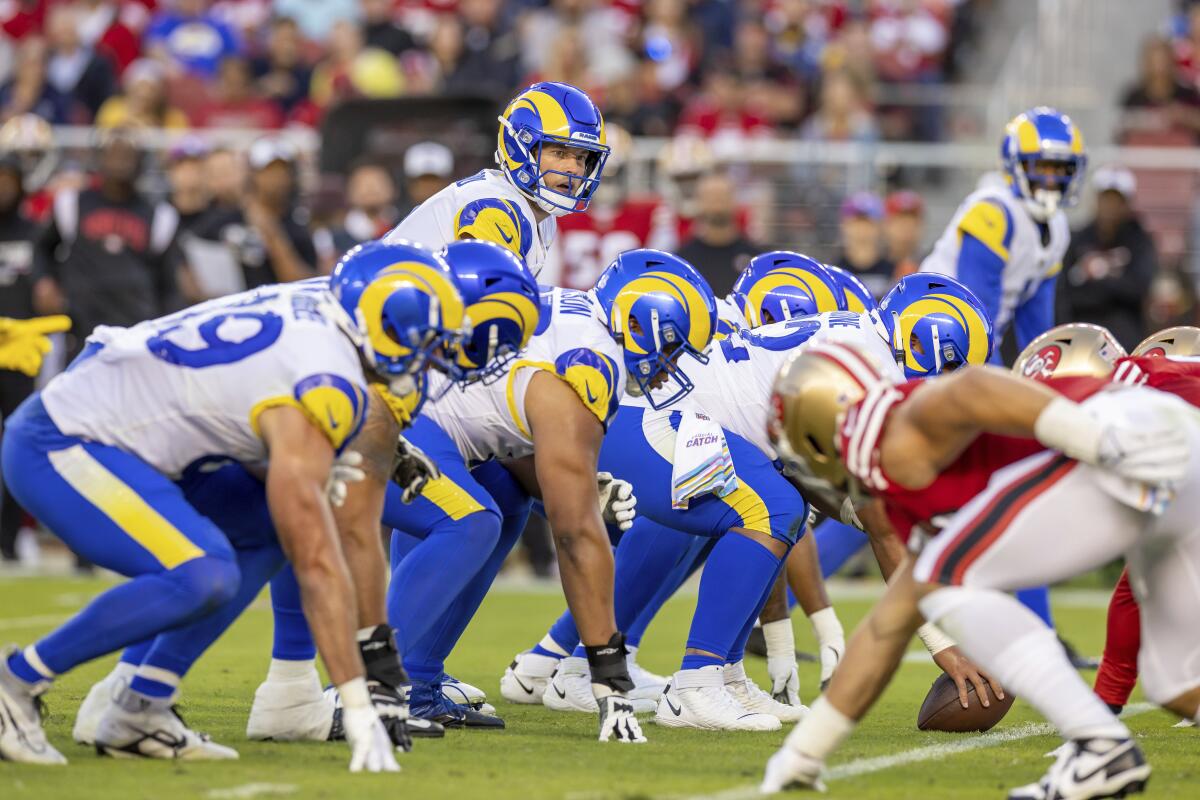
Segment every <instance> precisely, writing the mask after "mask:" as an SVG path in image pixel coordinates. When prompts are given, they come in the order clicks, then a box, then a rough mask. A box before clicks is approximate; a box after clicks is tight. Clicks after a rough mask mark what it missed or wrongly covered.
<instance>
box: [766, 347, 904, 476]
mask: <svg viewBox="0 0 1200 800" xmlns="http://www.w3.org/2000/svg"><path fill="white" fill-rule="evenodd" d="M883 382H885V378H884V377H883V371H882V369H881V368H880V366H879V365H878V364H877V363H876V362H875V360H874V359H873V358H872V357H871V356H870V354H868V353H867V352H866V351H864V350H862V349H860V348H858V347H855V346H853V345H849V344H834V343H828V344H813V345H809V346H807V347H803V348H801V349H799V350H797V351H796V353H794V354H793V355H792V356H791V357H790V358H788V360H787V361H785V362H784V364H783V366H782V367H780V369H779V374H778V375H777V376H776V378H775V386H774V389H773V391H772V395H771V409H772V411H771V416H770V418H769V420H768V422H767V435H768V436H769V437H770V439H771V443H772V444H773V445H774V446H775V449H776V451H777V452H778V453H779V456H780V458H782V459H783V460H784V462H785V463H786V464H787V466H788V467H790V468H792V469H794V470H796V471H798V472H800V473H801V474H805V475H809V476H811V477H815V478H817V479H819V480H821V481H824V482H825V483H827V484H828V485H829V487H830V488H832V489H835V490H837V491H840V492H845V491H846V490H847V475H846V468H845V466H844V465H843V463H842V460H841V456H840V455H839V453H838V450H837V435H838V428H839V426H840V424H841V420H842V417H843V415H844V414H845V412H846V409H848V408H849V407H850V406H851V405H853V404H854V403H856V402H858V401H859V400H861V399H862V398H863V397H864V396H865V395H866V393H867V391H868V390H869V389H871V388H872V387H873V386H876V385H878V384H880V383H883Z"/></svg>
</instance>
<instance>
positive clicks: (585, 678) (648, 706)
mask: <svg viewBox="0 0 1200 800" xmlns="http://www.w3.org/2000/svg"><path fill="white" fill-rule="evenodd" d="M627 699H628V700H629V702H630V703H632V704H633V713H635V714H648V713H650V712H651V711H653V710H654V708H655V701H653V700H647V699H644V698H639V699H634V698H632V697H630V698H627ZM542 704H543V705H544V706H546V708H549V709H553V710H554V711H582V712H584V713H587V714H599V713H600V706H599V705H598V704H597V703H596V696H595V695H593V694H592V671H591V669H590V668H589V667H588V662H587V659H586V658H579V657H576V656H570V657H568V658H564V659H563V660H562V661H559V662H558V669H557V670H556V671H555V673H554V677H553V678H551V679H550V681H549V682H548V683H547V684H546V691H545V693H543V694H542Z"/></svg>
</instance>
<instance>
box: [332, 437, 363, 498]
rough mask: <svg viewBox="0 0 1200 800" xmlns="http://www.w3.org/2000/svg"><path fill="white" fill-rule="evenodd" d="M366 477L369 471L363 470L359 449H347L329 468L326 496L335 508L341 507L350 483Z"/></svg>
mask: <svg viewBox="0 0 1200 800" xmlns="http://www.w3.org/2000/svg"><path fill="white" fill-rule="evenodd" d="M366 477H367V473H365V472H363V470H362V454H361V453H359V452H358V451H357V450H347V451H346V452H344V453H342V454H341V455H340V456H338V457H337V458H336V459H335V460H334V462H333V466H332V467H330V468H329V479H328V480H327V481H325V496H326V497H328V498H329V502H330V504H332V505H333V506H334V507H335V508H341V507H342V505H343V504H344V503H345V502H346V493H347V492H348V491H349V490H350V484H352V483H358V482H359V481H361V480H363V479H364V478H366Z"/></svg>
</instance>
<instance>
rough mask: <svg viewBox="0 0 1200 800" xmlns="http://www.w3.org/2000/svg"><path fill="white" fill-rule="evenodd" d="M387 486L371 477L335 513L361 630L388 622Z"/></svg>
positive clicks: (353, 487)
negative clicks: (383, 532) (382, 521)
mask: <svg viewBox="0 0 1200 800" xmlns="http://www.w3.org/2000/svg"><path fill="white" fill-rule="evenodd" d="M385 491H386V485H383V484H379V482H378V481H375V480H372V479H371V478H368V479H366V480H364V481H361V482H360V483H357V484H354V485H353V486H352V487H351V488H350V492H349V494H348V496H347V497H346V503H345V505H343V506H342V507H341V508H340V509H336V510H335V511H334V517H335V519H336V520H337V526H338V533H339V534H340V535H341V544H342V552H343V554H344V556H345V559H346V566H347V568H348V569H349V571H350V578H351V580H352V582H353V584H354V596H355V600H356V605H357V606H358V627H359V628H373V627H375V626H376V625H383V624H384V623H386V622H387V586H388V565H387V556H386V554H385V553H384V551H383V540H382V538H381V537H380V535H379V518H380V516H381V515H382V513H383V496H384V492H385Z"/></svg>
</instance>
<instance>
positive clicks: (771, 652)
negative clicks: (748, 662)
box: [762, 619, 796, 660]
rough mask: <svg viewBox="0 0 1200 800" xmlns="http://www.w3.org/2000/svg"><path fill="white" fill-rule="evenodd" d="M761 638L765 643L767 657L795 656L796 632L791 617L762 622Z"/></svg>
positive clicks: (791, 657)
mask: <svg viewBox="0 0 1200 800" xmlns="http://www.w3.org/2000/svg"><path fill="white" fill-rule="evenodd" d="M762 632H763V640H764V641H765V642H766V643H767V658H781V657H786V658H789V659H792V660H795V658H796V634H795V632H794V631H793V630H792V621H791V619H777V620H775V621H774V622H764V623H763V626H762Z"/></svg>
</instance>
